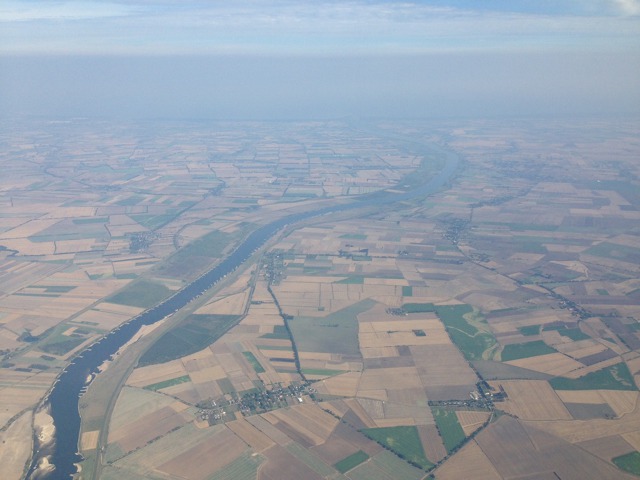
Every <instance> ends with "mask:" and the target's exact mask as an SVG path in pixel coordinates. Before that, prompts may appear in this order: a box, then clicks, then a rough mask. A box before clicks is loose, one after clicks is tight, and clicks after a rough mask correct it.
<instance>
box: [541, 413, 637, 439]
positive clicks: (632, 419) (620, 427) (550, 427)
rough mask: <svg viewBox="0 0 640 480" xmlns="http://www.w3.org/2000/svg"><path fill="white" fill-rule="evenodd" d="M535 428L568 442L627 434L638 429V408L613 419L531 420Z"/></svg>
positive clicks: (633, 432)
mask: <svg viewBox="0 0 640 480" xmlns="http://www.w3.org/2000/svg"><path fill="white" fill-rule="evenodd" d="M531 424H532V425H534V426H535V427H536V428H540V429H541V430H545V431H547V432H549V433H551V434H553V435H557V436H558V437H560V438H563V439H565V440H567V441H568V442H570V443H577V442H584V441H587V440H593V439H596V438H604V437H608V436H612V435H629V434H635V433H636V432H638V431H640V410H639V409H638V408H637V407H636V408H635V409H634V411H633V412H631V413H628V414H626V415H624V416H623V417H622V418H617V419H613V420H605V419H594V420H588V421H587V420H574V421H571V422H546V423H545V422H531Z"/></svg>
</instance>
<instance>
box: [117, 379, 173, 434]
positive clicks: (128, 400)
mask: <svg viewBox="0 0 640 480" xmlns="http://www.w3.org/2000/svg"><path fill="white" fill-rule="evenodd" d="M174 403H175V399H173V398H171V397H169V396H167V395H162V394H159V393H156V392H152V391H150V390H142V389H139V388H133V387H124V388H123V389H122V392H121V393H120V396H119V397H118V400H117V402H116V406H115V409H114V412H113V414H112V416H111V422H110V424H109V430H110V432H109V433H110V435H109V437H110V439H111V433H112V432H116V431H118V430H120V429H122V428H126V427H127V426H128V425H130V424H132V423H133V422H135V421H136V420H138V419H139V418H141V417H143V416H144V415H147V414H150V413H153V412H156V411H158V410H160V409H163V408H166V407H170V406H172V405H173V404H174Z"/></svg>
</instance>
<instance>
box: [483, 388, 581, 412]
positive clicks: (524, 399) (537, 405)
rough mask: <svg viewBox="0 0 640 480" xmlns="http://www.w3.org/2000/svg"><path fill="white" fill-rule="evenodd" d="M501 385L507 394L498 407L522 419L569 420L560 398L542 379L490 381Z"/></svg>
mask: <svg viewBox="0 0 640 480" xmlns="http://www.w3.org/2000/svg"><path fill="white" fill-rule="evenodd" d="M490 385H493V386H494V387H497V386H498V385H502V387H503V388H504V390H505V392H506V393H507V395H508V398H507V400H506V401H504V402H501V403H500V407H499V408H500V409H501V410H504V411H506V412H508V413H511V414H513V415H516V416H517V417H518V418H522V419H523V420H571V419H572V417H571V414H570V413H569V411H568V410H567V409H566V407H565V406H564V404H563V403H562V400H561V398H560V397H559V396H558V395H557V394H556V392H555V391H554V390H553V388H551V386H550V385H549V383H548V382H546V381H544V380H501V381H500V382H495V381H494V382H490Z"/></svg>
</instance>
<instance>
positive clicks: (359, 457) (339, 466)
mask: <svg viewBox="0 0 640 480" xmlns="http://www.w3.org/2000/svg"><path fill="white" fill-rule="evenodd" d="M367 460H369V455H367V454H366V453H364V452H363V451H362V450H358V451H357V452H356V453H354V454H352V455H349V456H348V457H346V458H343V459H342V460H340V461H339V462H338V463H336V464H334V465H333V466H334V467H335V468H336V470H338V471H339V472H340V473H346V472H348V471H349V470H351V469H352V468H355V467H357V466H358V465H360V464H361V463H363V462H366V461H367Z"/></svg>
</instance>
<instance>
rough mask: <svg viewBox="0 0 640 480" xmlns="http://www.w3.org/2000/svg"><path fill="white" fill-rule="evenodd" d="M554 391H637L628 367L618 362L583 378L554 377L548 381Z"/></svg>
mask: <svg viewBox="0 0 640 480" xmlns="http://www.w3.org/2000/svg"><path fill="white" fill-rule="evenodd" d="M549 383H550V384H551V386H552V387H553V388H554V389H555V390H637V389H638V388H637V387H636V384H635V382H634V381H633V377H632V376H631V372H630V371H629V367H627V364H626V363H623V362H620V363H617V364H616V365H611V366H610V367H607V368H603V369H602V370H598V371H597V372H592V373H588V374H586V375H585V376H584V377H580V378H576V379H572V378H563V377H556V378H552V379H551V380H549Z"/></svg>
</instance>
